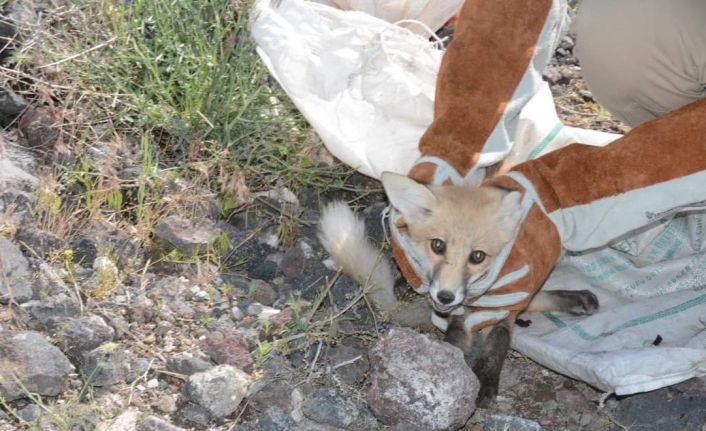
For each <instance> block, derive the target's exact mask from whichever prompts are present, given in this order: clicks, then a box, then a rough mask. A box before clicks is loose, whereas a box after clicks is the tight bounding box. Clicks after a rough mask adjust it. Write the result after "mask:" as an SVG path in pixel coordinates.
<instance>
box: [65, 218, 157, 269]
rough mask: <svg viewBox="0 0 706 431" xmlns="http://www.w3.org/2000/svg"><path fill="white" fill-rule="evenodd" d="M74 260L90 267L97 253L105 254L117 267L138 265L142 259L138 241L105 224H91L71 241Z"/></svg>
mask: <svg viewBox="0 0 706 431" xmlns="http://www.w3.org/2000/svg"><path fill="white" fill-rule="evenodd" d="M71 250H73V252H74V262H76V263H80V264H81V265H83V266H85V267H87V268H92V267H93V263H94V261H95V260H96V258H97V257H98V256H99V255H107V256H109V257H110V260H111V261H113V262H115V264H116V265H117V266H118V269H125V268H128V267H130V266H133V267H136V266H139V264H140V262H142V260H143V254H142V249H141V248H140V245H139V243H138V242H137V241H136V240H135V239H134V238H131V237H129V236H127V235H125V234H124V233H123V232H121V231H119V230H109V229H108V228H107V227H106V226H101V225H95V226H91V228H90V229H88V230H87V231H86V232H84V233H83V234H81V235H80V236H79V237H78V238H76V239H75V240H74V241H72V242H71Z"/></svg>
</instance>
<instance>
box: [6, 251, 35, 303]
mask: <svg viewBox="0 0 706 431" xmlns="http://www.w3.org/2000/svg"><path fill="white" fill-rule="evenodd" d="M0 261H1V262H2V263H3V266H4V274H5V276H4V277H0V304H7V303H8V302H9V301H10V298H11V297H12V299H13V300H14V301H15V302H17V303H22V302H27V301H29V300H30V299H32V279H31V275H30V272H29V262H28V261H27V258H25V257H24V255H23V254H22V252H21V251H20V249H19V248H17V246H15V244H13V243H12V242H11V241H8V240H6V239H4V238H0ZM5 278H6V279H7V283H8V285H6V284H5Z"/></svg>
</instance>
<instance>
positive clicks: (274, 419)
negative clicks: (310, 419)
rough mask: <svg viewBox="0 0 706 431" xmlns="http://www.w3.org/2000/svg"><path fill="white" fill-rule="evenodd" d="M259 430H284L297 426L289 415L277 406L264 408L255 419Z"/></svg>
mask: <svg viewBox="0 0 706 431" xmlns="http://www.w3.org/2000/svg"><path fill="white" fill-rule="evenodd" d="M257 426H258V429H259V430H260V431H286V430H289V429H292V428H294V427H295V426H297V423H296V422H295V421H294V419H292V417H291V416H290V415H288V414H287V412H285V411H284V410H282V409H281V408H279V407H277V406H273V407H269V408H268V409H266V410H265V411H264V412H263V413H262V415H261V416H260V419H258V421H257Z"/></svg>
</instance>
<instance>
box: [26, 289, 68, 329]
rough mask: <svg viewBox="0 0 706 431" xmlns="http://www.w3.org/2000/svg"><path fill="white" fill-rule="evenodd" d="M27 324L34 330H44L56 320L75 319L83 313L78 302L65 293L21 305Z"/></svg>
mask: <svg viewBox="0 0 706 431" xmlns="http://www.w3.org/2000/svg"><path fill="white" fill-rule="evenodd" d="M21 309H22V310H23V311H24V312H25V314H26V317H25V319H24V321H25V324H26V325H27V326H29V327H30V328H33V329H43V328H45V326H46V324H47V323H48V322H49V321H50V320H51V319H54V318H62V317H74V316H78V315H79V313H80V312H81V310H80V308H79V305H78V302H76V300H74V299H73V298H71V297H69V296H67V295H66V294H64V293H59V294H57V295H51V296H49V297H47V298H44V299H41V300H32V301H27V302H25V303H24V304H22V305H21Z"/></svg>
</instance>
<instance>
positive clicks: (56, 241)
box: [15, 225, 67, 258]
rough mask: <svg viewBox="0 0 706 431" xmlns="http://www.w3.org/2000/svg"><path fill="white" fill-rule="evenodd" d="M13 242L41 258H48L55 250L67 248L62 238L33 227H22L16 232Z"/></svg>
mask: <svg viewBox="0 0 706 431" xmlns="http://www.w3.org/2000/svg"><path fill="white" fill-rule="evenodd" d="M15 240H17V241H18V242H22V243H24V244H25V245H26V246H27V247H29V248H31V249H32V251H34V252H35V253H37V254H38V255H40V256H42V257H43V258H47V257H50V255H51V254H52V253H54V252H56V251H57V250H62V249H64V248H66V246H67V244H66V241H64V240H63V238H61V237H59V236H58V235H56V234H54V233H52V232H49V231H47V230H42V229H40V228H38V227H37V226H35V225H24V226H22V227H21V228H20V230H19V231H17V235H15ZM23 247H24V245H23Z"/></svg>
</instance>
